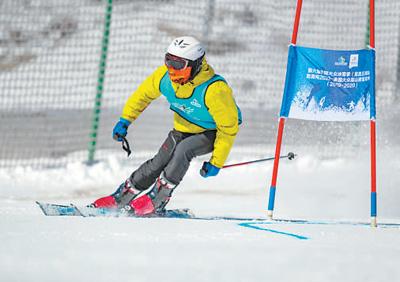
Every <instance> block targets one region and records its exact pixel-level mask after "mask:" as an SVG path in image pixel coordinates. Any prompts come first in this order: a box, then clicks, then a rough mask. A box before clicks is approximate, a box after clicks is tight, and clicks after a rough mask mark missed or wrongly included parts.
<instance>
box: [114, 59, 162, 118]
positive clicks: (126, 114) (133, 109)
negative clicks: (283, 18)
mask: <svg viewBox="0 0 400 282" xmlns="http://www.w3.org/2000/svg"><path fill="white" fill-rule="evenodd" d="M166 71H167V68H166V67H165V66H161V67H159V68H158V69H157V70H156V71H155V72H153V73H152V74H151V75H150V76H149V77H147V78H146V79H145V80H144V81H143V82H142V84H140V85H139V87H138V88H137V89H136V91H135V92H133V94H132V95H131V96H130V97H129V98H128V100H127V102H126V103H125V106H124V108H123V110H122V114H121V117H122V118H124V119H127V120H129V121H130V122H133V121H134V120H136V119H137V118H138V116H139V115H140V114H141V113H142V112H143V111H144V110H145V109H146V107H147V106H148V105H149V104H150V103H151V102H152V101H153V100H155V99H157V98H158V97H160V95H161V92H160V81H161V79H162V77H163V76H164V74H165V73H166Z"/></svg>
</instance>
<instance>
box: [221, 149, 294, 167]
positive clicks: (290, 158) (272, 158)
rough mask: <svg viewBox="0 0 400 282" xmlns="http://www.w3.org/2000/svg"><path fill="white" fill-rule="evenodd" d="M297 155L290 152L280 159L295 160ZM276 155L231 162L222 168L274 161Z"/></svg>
mask: <svg viewBox="0 0 400 282" xmlns="http://www.w3.org/2000/svg"><path fill="white" fill-rule="evenodd" d="M295 156H297V155H296V154H294V153H293V152H289V153H288V154H287V155H284V156H280V157H279V158H280V159H285V158H288V159H289V160H293V159H294V157H295ZM274 159H275V157H270V158H265V159H259V160H253V161H247V162H242V163H236V164H229V165H224V166H223V167H222V168H228V167H234V166H241V165H248V164H253V163H259V162H266V161H272V160H274Z"/></svg>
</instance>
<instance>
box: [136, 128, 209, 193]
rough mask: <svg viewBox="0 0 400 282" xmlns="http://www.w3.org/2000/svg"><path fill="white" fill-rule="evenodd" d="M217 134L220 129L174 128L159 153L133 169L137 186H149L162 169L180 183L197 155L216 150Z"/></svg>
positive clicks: (172, 180)
mask: <svg viewBox="0 0 400 282" xmlns="http://www.w3.org/2000/svg"><path fill="white" fill-rule="evenodd" d="M215 136H216V130H208V131H205V132H202V133H197V134H192V133H184V132H179V131H177V130H175V129H174V130H172V131H170V132H169V133H168V137H167V139H165V141H164V143H163V144H162V145H161V147H160V149H159V151H158V153H157V154H156V155H155V156H154V157H153V158H152V159H150V160H148V161H146V162H145V163H143V164H142V165H141V166H140V167H139V168H138V169H137V170H136V171H134V172H133V173H132V175H131V182H132V184H133V186H134V187H135V188H136V189H138V190H146V189H147V188H149V187H150V186H151V185H152V184H153V183H154V182H155V181H156V179H157V177H158V176H160V174H161V173H162V172H164V177H165V178H166V179H167V180H168V181H169V182H171V183H173V184H176V185H178V184H179V183H180V182H181V180H182V178H183V177H184V175H185V174H186V171H187V170H188V168H189V165H190V161H191V160H192V159H193V158H194V157H197V156H200V155H204V154H207V153H210V152H212V151H213V149H214V141H215Z"/></svg>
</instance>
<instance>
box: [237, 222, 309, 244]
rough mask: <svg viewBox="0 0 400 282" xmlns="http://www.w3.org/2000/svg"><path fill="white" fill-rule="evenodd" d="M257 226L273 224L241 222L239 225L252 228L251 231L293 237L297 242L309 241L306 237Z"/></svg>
mask: <svg viewBox="0 0 400 282" xmlns="http://www.w3.org/2000/svg"><path fill="white" fill-rule="evenodd" d="M259 224H273V222H243V223H239V225H240V226H243V227H247V228H253V229H257V230H262V231H267V232H271V233H276V234H280V235H286V236H290V237H294V238H296V239H299V240H308V239H310V238H308V237H305V236H301V235H297V234H294V233H288V232H282V231H278V230H275V229H270V228H264V227H260V226H258V225H259Z"/></svg>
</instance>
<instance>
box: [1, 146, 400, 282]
mask: <svg viewBox="0 0 400 282" xmlns="http://www.w3.org/2000/svg"><path fill="white" fill-rule="evenodd" d="M301 151H302V150H301V149H300V152H301ZM397 153H398V152H397ZM393 155H396V151H393V150H390V151H389V150H387V151H385V152H381V154H380V155H379V159H378V168H379V169H378V221H379V222H380V223H383V222H385V223H392V224H391V225H384V224H383V225H381V226H380V227H378V228H377V229H373V228H370V227H369V226H368V222H369V159H368V158H369V157H368V154H367V153H366V154H365V155H364V156H360V157H354V158H352V159H344V158H343V159H326V160H321V159H319V158H316V157H315V156H313V155H310V154H306V153H302V154H300V155H299V156H298V158H297V159H295V160H293V161H288V160H283V161H281V169H280V173H279V181H278V188H277V189H278V190H277V200H276V209H275V216H276V217H277V218H286V219H299V218H300V219H308V220H310V221H311V222H312V223H317V222H321V221H322V222H328V223H329V222H330V223H332V224H297V223H272V224H271V222H268V221H265V220H261V221H260V220H259V221H250V220H230V221H208V220H184V219H180V220H179V219H132V218H72V217H69V218H62V217H59V218H54V217H44V216H43V215H42V214H41V211H40V210H39V208H38V207H37V206H36V205H35V204H34V201H35V200H42V201H51V202H59V203H69V202H74V203H78V204H86V203H89V202H90V201H92V200H93V199H95V198H96V197H98V196H101V195H104V194H107V193H110V192H111V191H112V190H113V189H114V187H116V186H117V185H118V183H119V182H121V180H122V179H124V177H126V176H127V175H129V173H130V171H131V170H132V169H133V168H134V165H131V164H130V163H127V162H126V161H123V160H121V156H113V157H111V158H109V159H108V161H106V162H103V163H99V164H97V165H95V166H93V167H86V166H84V165H82V164H79V163H76V164H71V165H70V166H69V167H68V168H65V169H55V170H47V171H44V172H43V171H40V172H39V171H34V170H30V169H22V168H21V169H17V170H13V171H10V170H8V171H5V170H1V172H0V185H1V186H2V189H1V190H0V191H1V192H0V193H1V194H0V195H1V199H2V200H1V201H0V204H1V205H0V214H1V216H0V230H1V232H0V249H1V253H0V270H1V273H2V275H1V276H2V279H1V281H55V280H57V281H88V280H90V281H94V280H96V281H159V280H162V281H307V282H310V281H338V280H340V281H398V279H399V278H400V270H399V269H398V267H397V264H398V261H399V260H400V247H399V246H400V244H399V243H400V236H399V232H400V221H399V215H400V207H399V205H398V199H399V192H398V187H399V185H400V179H399V177H398V176H397V172H398V170H399V168H400V162H399V161H398V160H397V159H396V158H391V156H393ZM236 161H242V160H241V159H238V160H236ZM200 165H201V160H200V159H199V160H197V161H195V162H194V163H193V164H192V166H191V168H190V170H189V172H188V175H187V177H186V178H185V179H184V181H183V182H182V184H181V185H180V186H179V188H178V190H177V191H176V193H175V195H174V198H173V200H172V201H171V203H170V205H169V206H170V207H171V208H174V207H189V208H191V209H192V211H193V212H194V213H195V214H196V215H197V216H226V217H232V218H248V219H265V218H266V212H265V209H266V204H267V194H268V193H267V192H268V189H267V188H268V186H269V182H270V177H271V170H272V163H264V164H256V165H252V166H247V167H240V168H230V169H226V170H225V171H222V173H221V174H220V175H219V176H218V177H216V178H214V179H206V180H205V179H202V178H201V177H200V176H199V175H198V169H199V167H200ZM339 221H347V222H360V221H361V222H365V223H366V224H365V225H359V224H358V225H357V224H338V223H337V222H339ZM301 237H305V238H304V239H301Z"/></svg>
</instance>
